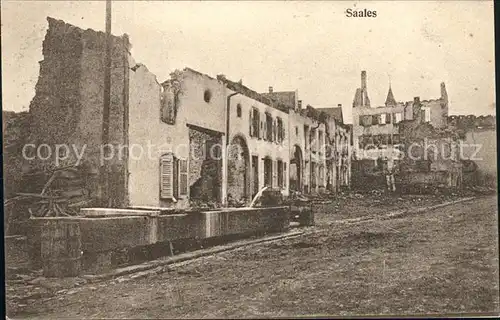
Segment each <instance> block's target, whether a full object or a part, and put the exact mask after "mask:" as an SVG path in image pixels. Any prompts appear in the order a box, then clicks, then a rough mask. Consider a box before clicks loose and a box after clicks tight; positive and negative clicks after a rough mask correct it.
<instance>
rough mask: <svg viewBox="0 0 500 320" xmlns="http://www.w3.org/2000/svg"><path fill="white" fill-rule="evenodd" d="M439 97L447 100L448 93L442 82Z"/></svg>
mask: <svg viewBox="0 0 500 320" xmlns="http://www.w3.org/2000/svg"><path fill="white" fill-rule="evenodd" d="M441 99H443V100H446V101H448V93H447V92H446V86H445V84H444V82H441Z"/></svg>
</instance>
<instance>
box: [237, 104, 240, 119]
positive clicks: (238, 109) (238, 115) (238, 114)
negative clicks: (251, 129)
mask: <svg viewBox="0 0 500 320" xmlns="http://www.w3.org/2000/svg"><path fill="white" fill-rule="evenodd" d="M236 116H237V117H238V118H241V104H239V103H238V105H236Z"/></svg>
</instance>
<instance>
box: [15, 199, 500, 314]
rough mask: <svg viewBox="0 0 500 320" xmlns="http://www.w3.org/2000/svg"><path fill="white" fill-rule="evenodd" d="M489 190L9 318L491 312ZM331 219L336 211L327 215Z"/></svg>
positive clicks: (105, 287) (492, 204)
mask: <svg viewBox="0 0 500 320" xmlns="http://www.w3.org/2000/svg"><path fill="white" fill-rule="evenodd" d="M496 212H497V199H496V197H485V198H478V199H476V200H474V201H471V202H466V203H460V204H456V205H451V206H447V207H444V208H440V209H436V210H433V211H430V212H426V213H422V214H418V215H413V216H408V217H405V218H401V219H393V220H382V221H370V222H364V223H357V224H348V225H345V224H334V225H331V226H328V227H327V226H326V222H327V221H328V217H327V216H326V215H321V214H319V221H321V222H322V223H325V224H324V225H319V226H318V227H317V228H318V229H319V230H318V232H316V233H314V234H309V235H306V236H301V237H298V238H294V239H289V240H284V241H279V242H274V243H269V244H264V245H257V246H253V247H246V248H243V249H240V250H237V251H232V252H226V253H222V254H217V255H215V256H211V257H206V258H202V259H198V260H196V261H193V262H191V263H189V264H186V265H182V266H177V267H174V268H172V270H170V271H169V272H165V273H162V274H159V275H152V276H149V277H147V278H143V279H136V280H132V281H128V282H123V283H114V282H112V281H108V282H105V283H101V284H87V285H85V286H84V287H83V289H82V291H80V292H76V293H74V294H71V295H67V294H66V295H59V296H57V297H56V298H54V299H51V300H49V301H34V302H33V303H32V304H30V305H28V306H27V307H26V308H25V309H24V311H23V312H22V313H18V314H12V315H10V316H12V317H15V318H16V319H17V318H52V319H56V318H57V319H60V318H64V319H68V318H86V319H88V318H177V317H182V318H192V317H210V318H214V317H230V318H235V317H236V318H238V317H269V316H271V317H278V316H284V317H290V316H297V315H339V316H348V315H380V314H422V313H465V312H467V313H473V312H499V302H498V290H499V289H498V259H497V254H498V244H497V234H498V231H497V226H498V224H497V213H496ZM334 219H336V218H334Z"/></svg>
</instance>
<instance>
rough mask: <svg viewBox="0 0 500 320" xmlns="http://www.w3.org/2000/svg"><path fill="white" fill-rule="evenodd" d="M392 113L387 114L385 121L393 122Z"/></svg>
mask: <svg viewBox="0 0 500 320" xmlns="http://www.w3.org/2000/svg"><path fill="white" fill-rule="evenodd" d="M391 118H392V114H390V113H388V114H386V115H385V123H387V124H389V123H391Z"/></svg>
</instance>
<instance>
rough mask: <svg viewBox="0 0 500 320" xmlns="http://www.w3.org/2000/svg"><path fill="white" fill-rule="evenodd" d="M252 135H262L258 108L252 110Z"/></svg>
mask: <svg viewBox="0 0 500 320" xmlns="http://www.w3.org/2000/svg"><path fill="white" fill-rule="evenodd" d="M250 137H257V138H259V137H260V114H259V110H257V108H252V109H251V110H250Z"/></svg>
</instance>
